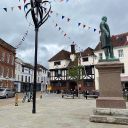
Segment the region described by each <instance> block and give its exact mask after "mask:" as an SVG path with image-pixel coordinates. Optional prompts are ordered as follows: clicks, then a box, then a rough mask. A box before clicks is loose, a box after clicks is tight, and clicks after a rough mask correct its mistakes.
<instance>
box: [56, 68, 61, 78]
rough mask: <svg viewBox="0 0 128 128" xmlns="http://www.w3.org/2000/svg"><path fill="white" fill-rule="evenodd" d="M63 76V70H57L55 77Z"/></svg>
mask: <svg viewBox="0 0 128 128" xmlns="http://www.w3.org/2000/svg"><path fill="white" fill-rule="evenodd" d="M58 76H61V70H60V69H59V70H56V71H55V77H58Z"/></svg>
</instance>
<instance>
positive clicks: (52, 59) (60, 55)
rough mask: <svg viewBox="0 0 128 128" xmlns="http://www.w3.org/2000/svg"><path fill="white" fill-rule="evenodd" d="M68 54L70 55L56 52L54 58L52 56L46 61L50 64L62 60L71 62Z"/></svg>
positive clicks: (62, 51) (63, 51) (64, 52)
mask: <svg viewBox="0 0 128 128" xmlns="http://www.w3.org/2000/svg"><path fill="white" fill-rule="evenodd" d="M70 54H71V52H69V51H66V50H61V51H60V52H58V53H57V54H56V55H55V56H53V57H52V58H51V59H50V60H48V61H49V62H50V61H57V60H63V59H67V60H71V59H70Z"/></svg>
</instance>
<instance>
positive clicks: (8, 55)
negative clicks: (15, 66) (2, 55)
mask: <svg viewBox="0 0 128 128" xmlns="http://www.w3.org/2000/svg"><path fill="white" fill-rule="evenodd" d="M9 59H10V54H9V53H7V63H9Z"/></svg>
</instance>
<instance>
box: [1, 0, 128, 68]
mask: <svg viewBox="0 0 128 128" xmlns="http://www.w3.org/2000/svg"><path fill="white" fill-rule="evenodd" d="M23 1H24V0H0V17H1V18H0V38H1V39H3V40H4V41H5V42H7V43H8V44H10V45H12V46H13V47H16V46H17V45H18V44H19V43H20V41H22V39H23V37H24V35H25V33H26V31H27V30H28V35H27V36H26V37H25V40H24V41H22V44H21V45H19V48H17V49H16V56H17V57H19V58H20V59H22V60H23V61H24V62H26V63H31V64H32V65H34V49H35V31H34V26H32V25H30V26H29V23H30V22H31V24H33V22H32V19H31V14H29V15H28V18H29V19H28V20H26V18H25V12H24V2H23ZM50 1H52V2H51V10H52V11H53V13H52V14H51V13H50V16H51V17H50V18H48V20H47V21H46V22H45V23H44V24H43V25H42V26H41V27H40V28H39V34H38V55H37V56H38V58H37V61H38V63H39V64H41V65H43V66H45V67H46V68H49V62H48V60H49V59H50V58H52V57H53V56H54V55H55V54H57V53H58V52H59V51H61V50H62V49H64V50H67V51H71V46H70V45H71V44H72V42H74V43H75V44H77V45H78V48H77V50H76V52H78V51H79V47H80V49H83V50H85V49H86V48H88V47H91V48H93V49H94V48H95V47H96V45H97V44H98V43H99V37H100V34H99V24H100V22H101V18H102V16H107V18H108V21H107V23H108V25H109V28H110V33H111V35H118V34H121V33H125V32H128V30H127V29H128V0H69V1H68V2H67V3H66V0H63V1H62V2H60V0H50ZM29 2H30V0H26V3H29ZM18 6H21V10H20V9H19V8H18ZM43 6H44V5H43ZM11 7H14V9H13V11H12V10H11ZM44 7H45V8H49V7H50V5H49V3H48V4H46V6H44ZM3 8H7V12H6V11H5V10H4V9H3ZM29 9H30V6H28V9H26V11H28V10H29ZM62 16H64V18H63V19H62ZM67 18H69V19H70V21H69V22H67ZM78 23H81V24H80V25H79V26H78ZM56 24H57V27H55V26H56ZM83 25H86V27H85V28H83ZM89 27H90V29H88V28H89ZM59 28H61V29H60V30H59ZM94 29H96V31H95V32H94ZM65 33H66V36H64V34H65Z"/></svg>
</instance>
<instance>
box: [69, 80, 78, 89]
mask: <svg viewBox="0 0 128 128" xmlns="http://www.w3.org/2000/svg"><path fill="white" fill-rule="evenodd" d="M75 86H77V83H76V82H75V81H71V82H69V90H71V89H72V90H75Z"/></svg>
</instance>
